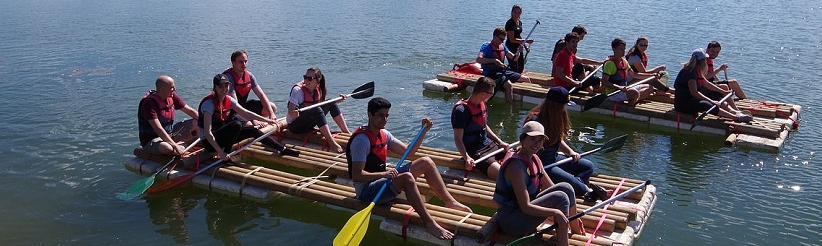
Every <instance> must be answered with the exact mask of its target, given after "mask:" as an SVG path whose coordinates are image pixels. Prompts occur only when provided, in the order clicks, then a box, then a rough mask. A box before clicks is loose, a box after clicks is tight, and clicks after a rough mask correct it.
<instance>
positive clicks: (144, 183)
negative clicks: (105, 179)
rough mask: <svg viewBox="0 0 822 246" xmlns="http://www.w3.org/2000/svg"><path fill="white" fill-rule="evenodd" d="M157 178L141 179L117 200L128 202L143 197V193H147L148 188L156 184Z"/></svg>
mask: <svg viewBox="0 0 822 246" xmlns="http://www.w3.org/2000/svg"><path fill="white" fill-rule="evenodd" d="M156 176H157V175H151V176H148V177H145V178H142V179H140V180H139V181H137V183H134V185H132V186H131V187H130V188H128V190H126V191H125V192H123V193H118V194H117V198H119V199H120V200H124V201H128V200H133V199H134V198H137V197H140V196H142V195H143V193H145V192H146V190H148V188H149V187H151V185H153V184H154V178H155V177H156Z"/></svg>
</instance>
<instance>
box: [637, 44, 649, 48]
mask: <svg viewBox="0 0 822 246" xmlns="http://www.w3.org/2000/svg"><path fill="white" fill-rule="evenodd" d="M637 46H639V47H643V48H645V47H648V45H647V44H640V45H637Z"/></svg>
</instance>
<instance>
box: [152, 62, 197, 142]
mask: <svg viewBox="0 0 822 246" xmlns="http://www.w3.org/2000/svg"><path fill="white" fill-rule="evenodd" d="M154 86H155V88H156V90H153V91H149V92H148V94H146V95H145V96H144V97H143V99H140V104H139V106H138V107H137V126H138V129H139V132H140V146H142V147H143V149H144V150H146V151H148V152H150V153H155V154H164V155H179V154H183V150H184V149H185V146H182V145H180V144H178V143H176V142H175V141H174V140H173V139H172V136H171V135H170V134H171V132H172V126H173V125H174V110H175V109H179V110H181V111H183V112H185V113H186V114H187V115H188V116H191V118H193V119H194V120H197V119H198V115H197V111H195V110H194V109H193V108H191V107H189V106H188V105H187V104H186V103H185V102H183V99H182V98H180V97H179V96H177V94H176V93H174V92H175V91H176V90H177V87H175V86H174V79H172V78H171V77H169V76H167V75H161V76H160V77H157V80H156V81H154Z"/></svg>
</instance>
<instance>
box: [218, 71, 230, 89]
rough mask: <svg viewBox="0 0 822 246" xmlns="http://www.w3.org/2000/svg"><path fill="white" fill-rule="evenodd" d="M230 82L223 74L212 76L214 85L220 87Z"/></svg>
mask: <svg viewBox="0 0 822 246" xmlns="http://www.w3.org/2000/svg"><path fill="white" fill-rule="evenodd" d="M230 83H231V82H230V81H228V77H226V76H225V74H221V73H220V74H217V75H215V76H214V85H215V86H217V85H221V84H230Z"/></svg>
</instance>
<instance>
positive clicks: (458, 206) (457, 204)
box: [445, 201, 474, 213]
mask: <svg viewBox="0 0 822 246" xmlns="http://www.w3.org/2000/svg"><path fill="white" fill-rule="evenodd" d="M445 207H446V208H450V209H456V210H460V211H465V212H469V213H473V212H474V211H473V210H471V208H469V207H468V206H465V205H463V204H462V203H460V202H458V201H454V202H453V203H450V204H449V203H446V204H445Z"/></svg>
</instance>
